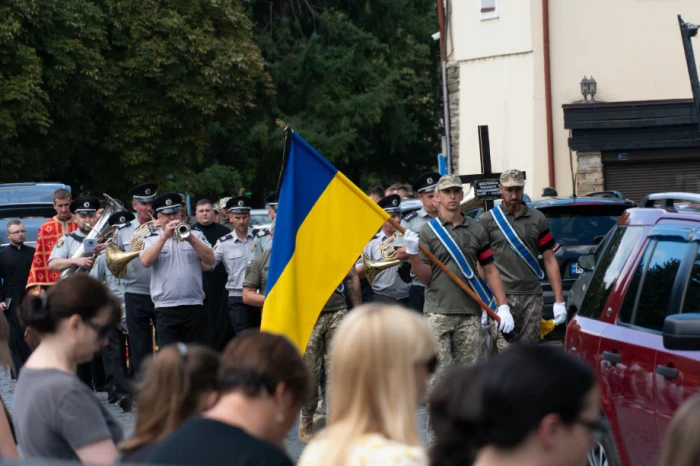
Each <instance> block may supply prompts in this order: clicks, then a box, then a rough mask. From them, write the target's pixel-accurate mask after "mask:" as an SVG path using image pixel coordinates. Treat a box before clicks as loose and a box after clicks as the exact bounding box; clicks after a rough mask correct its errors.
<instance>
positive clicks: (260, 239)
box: [249, 230, 272, 262]
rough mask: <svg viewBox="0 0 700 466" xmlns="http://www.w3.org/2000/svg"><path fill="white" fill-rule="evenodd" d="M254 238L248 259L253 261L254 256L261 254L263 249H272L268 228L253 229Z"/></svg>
mask: <svg viewBox="0 0 700 466" xmlns="http://www.w3.org/2000/svg"><path fill="white" fill-rule="evenodd" d="M253 234H254V237H255V240H254V241H253V250H252V251H251V253H250V261H249V262H253V259H255V256H257V255H258V254H262V253H263V252H265V251H269V250H270V249H272V235H270V232H269V231H268V230H254V233H253Z"/></svg>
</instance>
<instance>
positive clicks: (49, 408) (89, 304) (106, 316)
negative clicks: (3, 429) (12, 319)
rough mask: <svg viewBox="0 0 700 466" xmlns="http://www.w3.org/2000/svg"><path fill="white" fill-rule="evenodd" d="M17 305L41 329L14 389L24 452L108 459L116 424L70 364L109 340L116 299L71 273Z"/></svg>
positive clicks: (116, 434) (113, 455)
mask: <svg viewBox="0 0 700 466" xmlns="http://www.w3.org/2000/svg"><path fill="white" fill-rule="evenodd" d="M21 312H22V320H23V322H24V323H25V324H26V325H28V326H30V327H32V328H34V329H36V330H37V331H38V332H39V334H40V335H41V342H40V343H39V346H38V347H37V348H36V349H35V350H34V352H33V353H32V355H31V356H30V357H29V359H28V360H27V363H26V364H25V366H24V367H23V369H22V372H21V373H20V377H19V379H18V381H17V386H16V388H15V397H14V415H15V427H16V429H17V438H18V440H19V447H20V450H21V451H22V453H23V456H25V457H28V458H47V459H57V460H58V459H60V460H70V461H82V462H83V463H90V464H112V463H114V460H115V459H116V457H117V449H116V447H115V445H116V443H117V442H119V441H120V440H121V439H122V431H121V427H120V426H119V424H118V423H117V422H116V421H115V419H114V418H113V417H112V416H111V415H110V414H109V412H108V411H107V410H106V408H105V407H104V406H103V405H102V403H100V401H99V400H98V399H97V398H96V397H95V395H94V394H93V392H92V390H90V388H88V387H87V386H86V385H85V384H84V383H83V382H81V381H80V379H79V378H78V377H77V375H76V370H77V367H78V364H80V363H84V362H88V361H90V360H92V358H93V357H94V356H95V354H97V353H98V352H100V351H101V350H102V348H103V347H104V346H105V345H106V344H107V334H108V332H109V329H110V326H113V325H116V323H117V322H118V321H119V318H120V316H121V304H120V303H119V301H118V300H117V299H116V298H115V297H114V296H113V295H112V294H110V292H109V290H108V289H107V287H105V286H104V285H103V284H102V283H100V282H98V281H97V280H95V279H94V278H92V277H90V276H88V275H87V274H75V275H72V276H70V277H68V278H66V279H64V280H61V281H59V282H58V283H56V284H55V285H53V286H52V287H51V288H50V289H49V291H48V293H47V294H46V297H45V298H43V299H42V298H41V297H37V296H27V297H26V298H25V301H24V303H23V305H22V309H21Z"/></svg>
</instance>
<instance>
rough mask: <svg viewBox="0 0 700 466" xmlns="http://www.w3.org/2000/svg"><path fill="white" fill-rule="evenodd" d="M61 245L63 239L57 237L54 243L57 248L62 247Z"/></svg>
mask: <svg viewBox="0 0 700 466" xmlns="http://www.w3.org/2000/svg"><path fill="white" fill-rule="evenodd" d="M62 246H63V240H62V239H59V240H58V242H57V243H56V247H57V248H60V247H62Z"/></svg>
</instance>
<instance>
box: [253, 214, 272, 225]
mask: <svg viewBox="0 0 700 466" xmlns="http://www.w3.org/2000/svg"><path fill="white" fill-rule="evenodd" d="M270 223H272V217H270V215H269V214H253V215H251V216H250V225H251V226H257V225H267V224H270Z"/></svg>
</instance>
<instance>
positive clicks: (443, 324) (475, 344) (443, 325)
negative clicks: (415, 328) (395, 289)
mask: <svg viewBox="0 0 700 466" xmlns="http://www.w3.org/2000/svg"><path fill="white" fill-rule="evenodd" d="M426 317H427V318H428V323H429V324H430V327H431V328H432V330H433V332H434V333H435V336H436V337H437V343H438V345H437V359H438V364H437V367H436V369H435V373H434V374H433V375H432V376H431V377H430V380H429V381H428V397H430V394H431V393H432V391H433V389H434V388H435V386H436V385H437V382H438V381H439V380H440V377H441V376H442V375H443V373H444V372H445V371H446V370H447V369H449V368H450V367H452V366H457V365H472V364H476V363H477V362H479V361H481V360H483V359H484V357H485V347H486V333H487V332H485V331H484V330H483V329H482V328H481V315H478V316H477V315H470V314H458V315H447V314H433V313H427V314H426ZM427 422H428V425H427V430H428V441H429V443H432V442H433V440H434V438H435V434H434V433H433V429H432V427H431V425H430V414H429V413H428V418H427Z"/></svg>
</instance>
